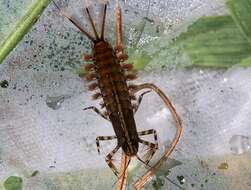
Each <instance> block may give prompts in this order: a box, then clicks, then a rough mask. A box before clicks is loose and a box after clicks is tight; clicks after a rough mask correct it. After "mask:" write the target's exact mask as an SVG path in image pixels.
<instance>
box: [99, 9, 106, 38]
mask: <svg viewBox="0 0 251 190" xmlns="http://www.w3.org/2000/svg"><path fill="white" fill-rule="evenodd" d="M106 9H107V4H105V6H104V13H103V14H104V15H103V21H102V28H101V37H100V38H101V40H103V39H104V31H105V17H106Z"/></svg>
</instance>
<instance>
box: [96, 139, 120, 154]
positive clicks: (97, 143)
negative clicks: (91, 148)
mask: <svg viewBox="0 0 251 190" xmlns="http://www.w3.org/2000/svg"><path fill="white" fill-rule="evenodd" d="M116 138H117V137H116V136H99V137H97V138H96V145H97V149H98V153H100V144H99V141H109V140H113V139H116Z"/></svg>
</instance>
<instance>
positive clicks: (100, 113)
mask: <svg viewBox="0 0 251 190" xmlns="http://www.w3.org/2000/svg"><path fill="white" fill-rule="evenodd" d="M83 110H93V111H94V112H96V113H97V114H98V115H100V116H101V117H103V118H104V119H106V120H109V118H108V115H107V113H105V112H104V113H102V112H101V111H100V110H99V109H98V108H96V107H94V106H89V107H86V108H84V109H83Z"/></svg>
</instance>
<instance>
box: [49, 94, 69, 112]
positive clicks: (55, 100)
mask: <svg viewBox="0 0 251 190" xmlns="http://www.w3.org/2000/svg"><path fill="white" fill-rule="evenodd" d="M64 100H65V96H55V97H52V96H47V97H46V105H47V106H48V107H49V108H51V109H53V110H58V109H59V108H61V106H62V103H63V102H64Z"/></svg>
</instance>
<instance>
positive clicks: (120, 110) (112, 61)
mask: <svg viewBox="0 0 251 190" xmlns="http://www.w3.org/2000/svg"><path fill="white" fill-rule="evenodd" d="M93 52H94V54H93V57H94V60H93V62H94V64H93V65H92V66H90V67H93V68H92V69H87V70H89V71H88V75H87V79H88V80H96V82H94V83H92V84H90V86H89V89H90V90H95V89H99V92H97V93H96V94H94V95H93V98H94V99H97V98H99V97H102V98H103V101H104V107H105V108H106V111H107V114H108V116H109V118H110V120H111V122H112V123H113V127H114V130H115V133H116V135H117V136H119V137H123V136H124V135H125V134H124V130H123V129H122V128H123V123H121V122H125V125H126V126H124V127H126V128H127V129H126V130H127V131H128V133H129V134H128V135H131V134H132V135H135V134H137V131H136V125H135V121H134V117H133V115H134V114H133V106H132V99H133V98H134V96H133V95H132V94H130V91H129V87H128V85H127V80H130V79H134V78H135V75H132V74H125V73H126V71H127V70H131V69H132V67H131V66H130V65H128V64H127V65H125V66H124V67H123V66H122V65H121V64H120V61H119V60H120V59H119V58H118V57H117V55H116V52H115V51H114V50H113V48H112V47H111V45H110V44H109V43H107V42H105V41H100V42H98V43H96V44H94V48H93ZM91 71H92V72H91ZM121 115H122V117H123V118H122V119H121ZM135 138H137V137H135Z"/></svg>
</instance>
